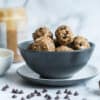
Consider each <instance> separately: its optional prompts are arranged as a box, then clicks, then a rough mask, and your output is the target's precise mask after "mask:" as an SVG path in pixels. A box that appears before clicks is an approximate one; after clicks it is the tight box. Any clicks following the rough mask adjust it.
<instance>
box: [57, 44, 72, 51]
mask: <svg viewBox="0 0 100 100" xmlns="http://www.w3.org/2000/svg"><path fill="white" fill-rule="evenodd" d="M56 51H57V52H65V51H73V49H72V48H70V47H68V46H64V45H62V46H59V47H57V48H56Z"/></svg>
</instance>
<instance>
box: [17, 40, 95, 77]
mask: <svg viewBox="0 0 100 100" xmlns="http://www.w3.org/2000/svg"><path fill="white" fill-rule="evenodd" d="M31 43H32V41H26V42H23V43H20V44H19V48H20V52H21V54H22V56H23V58H24V60H25V62H26V64H27V65H28V67H29V68H31V69H32V70H34V71H35V72H37V73H39V74H40V75H41V77H45V78H54V79H57V78H68V77H71V76H73V75H74V74H75V73H76V72H78V71H79V70H81V69H82V68H83V67H84V66H85V65H86V64H87V62H88V60H89V59H90V57H91V54H92V52H93V50H94V47H95V45H94V43H92V42H90V48H87V49H84V50H75V51H71V52H37V51H32V50H28V49H27V48H28V46H29V44H31Z"/></svg>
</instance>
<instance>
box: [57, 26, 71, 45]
mask: <svg viewBox="0 0 100 100" xmlns="http://www.w3.org/2000/svg"><path fill="white" fill-rule="evenodd" d="M55 35H56V38H57V40H58V42H59V43H60V44H61V45H68V44H70V43H72V41H73V33H72V31H71V29H70V28H69V27H68V26H66V25H62V26H59V27H58V28H57V30H56V31H55Z"/></svg>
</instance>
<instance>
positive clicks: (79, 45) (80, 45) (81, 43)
mask: <svg viewBox="0 0 100 100" xmlns="http://www.w3.org/2000/svg"><path fill="white" fill-rule="evenodd" d="M73 46H74V49H76V50H79V49H85V48H89V47H90V44H89V42H88V40H87V39H86V38H84V37H83V36H76V37H75V38H74V41H73Z"/></svg>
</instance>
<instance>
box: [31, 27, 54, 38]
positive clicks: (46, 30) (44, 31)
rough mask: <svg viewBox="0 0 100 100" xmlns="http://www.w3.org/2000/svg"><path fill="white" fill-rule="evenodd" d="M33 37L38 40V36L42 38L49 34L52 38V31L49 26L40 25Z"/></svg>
mask: <svg viewBox="0 0 100 100" xmlns="http://www.w3.org/2000/svg"><path fill="white" fill-rule="evenodd" d="M32 35H33V39H34V40H36V39H37V38H40V37H42V36H47V37H50V38H52V37H53V35H52V32H51V31H50V30H49V28H47V27H40V28H38V29H37V30H36V31H35V32H34V33H33V34H32Z"/></svg>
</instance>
